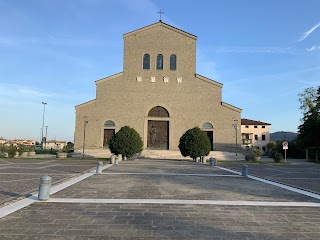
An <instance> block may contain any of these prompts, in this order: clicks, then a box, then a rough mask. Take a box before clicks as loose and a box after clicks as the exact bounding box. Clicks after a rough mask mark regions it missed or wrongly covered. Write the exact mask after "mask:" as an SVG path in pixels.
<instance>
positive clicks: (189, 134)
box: [179, 127, 211, 160]
mask: <svg viewBox="0 0 320 240" xmlns="http://www.w3.org/2000/svg"><path fill="white" fill-rule="evenodd" d="M179 149H180V152H181V154H182V156H184V157H187V156H190V157H191V158H193V159H194V160H195V159H196V158H197V157H202V156H208V154H209V153H210V150H211V147H210V139H209V137H208V136H207V134H206V133H205V132H203V131H201V129H200V128H198V127H195V128H192V129H189V130H188V131H186V132H185V133H184V134H183V135H182V136H181V138H180V140H179Z"/></svg>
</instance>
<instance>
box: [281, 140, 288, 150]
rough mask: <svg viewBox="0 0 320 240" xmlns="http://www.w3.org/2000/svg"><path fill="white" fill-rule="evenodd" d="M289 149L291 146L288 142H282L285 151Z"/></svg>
mask: <svg viewBox="0 0 320 240" xmlns="http://www.w3.org/2000/svg"><path fill="white" fill-rule="evenodd" d="M288 148H289V144H288V142H287V141H283V142H282V149H283V150H285V149H288Z"/></svg>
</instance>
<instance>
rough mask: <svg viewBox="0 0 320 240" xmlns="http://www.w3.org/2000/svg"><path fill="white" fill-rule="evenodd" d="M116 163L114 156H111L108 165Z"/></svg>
mask: <svg viewBox="0 0 320 240" xmlns="http://www.w3.org/2000/svg"><path fill="white" fill-rule="evenodd" d="M115 161H116V156H115V155H112V156H111V159H110V164H114V163H115Z"/></svg>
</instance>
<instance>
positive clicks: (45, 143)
mask: <svg viewBox="0 0 320 240" xmlns="http://www.w3.org/2000/svg"><path fill="white" fill-rule="evenodd" d="M47 133H48V126H46V138H45V140H44V148H45V149H47Z"/></svg>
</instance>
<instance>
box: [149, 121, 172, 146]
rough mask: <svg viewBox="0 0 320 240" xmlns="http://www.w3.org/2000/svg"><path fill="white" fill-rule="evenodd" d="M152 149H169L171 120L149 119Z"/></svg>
mask: <svg viewBox="0 0 320 240" xmlns="http://www.w3.org/2000/svg"><path fill="white" fill-rule="evenodd" d="M147 147H148V148H150V149H169V121H154V120H149V121H148V144H147Z"/></svg>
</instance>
